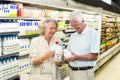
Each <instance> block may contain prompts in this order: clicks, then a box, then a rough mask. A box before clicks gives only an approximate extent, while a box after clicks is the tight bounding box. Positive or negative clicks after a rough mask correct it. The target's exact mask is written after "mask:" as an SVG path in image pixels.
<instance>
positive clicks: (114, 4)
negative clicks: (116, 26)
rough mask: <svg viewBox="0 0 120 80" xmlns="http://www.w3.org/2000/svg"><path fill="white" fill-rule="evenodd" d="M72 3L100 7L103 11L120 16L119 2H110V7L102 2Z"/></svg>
mask: <svg viewBox="0 0 120 80" xmlns="http://www.w3.org/2000/svg"><path fill="white" fill-rule="evenodd" d="M74 1H75V2H78V3H83V4H87V5H91V6H95V7H102V8H103V9H105V10H108V11H111V12H115V13H119V14H120V0H112V4H111V5H109V4H107V3H105V2H103V1H102V0H74Z"/></svg>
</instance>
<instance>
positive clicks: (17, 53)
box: [0, 52, 19, 59]
mask: <svg viewBox="0 0 120 80" xmlns="http://www.w3.org/2000/svg"><path fill="white" fill-rule="evenodd" d="M15 55H16V56H18V55H19V52H15V53H11V54H6V55H1V56H0V59H1V58H6V57H10V56H15Z"/></svg>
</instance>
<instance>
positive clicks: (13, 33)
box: [0, 31, 19, 36]
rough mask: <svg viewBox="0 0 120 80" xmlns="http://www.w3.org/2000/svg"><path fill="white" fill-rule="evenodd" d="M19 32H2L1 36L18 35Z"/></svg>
mask: <svg viewBox="0 0 120 80" xmlns="http://www.w3.org/2000/svg"><path fill="white" fill-rule="evenodd" d="M18 33H19V31H13V32H0V36H5V35H17V34H18Z"/></svg>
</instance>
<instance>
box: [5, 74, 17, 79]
mask: <svg viewBox="0 0 120 80" xmlns="http://www.w3.org/2000/svg"><path fill="white" fill-rule="evenodd" d="M7 80H19V75H16V76H13V77H11V78H9V79H7Z"/></svg>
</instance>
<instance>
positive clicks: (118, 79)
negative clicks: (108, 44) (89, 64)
mask: <svg viewBox="0 0 120 80" xmlns="http://www.w3.org/2000/svg"><path fill="white" fill-rule="evenodd" d="M94 80H120V51H119V52H118V54H116V55H115V56H114V57H112V58H111V59H110V60H109V61H108V62H107V63H106V64H104V65H103V66H102V67H101V68H100V70H98V71H96V72H95V79H94Z"/></svg>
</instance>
